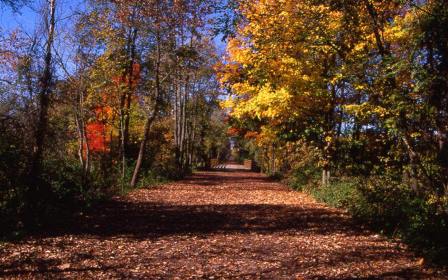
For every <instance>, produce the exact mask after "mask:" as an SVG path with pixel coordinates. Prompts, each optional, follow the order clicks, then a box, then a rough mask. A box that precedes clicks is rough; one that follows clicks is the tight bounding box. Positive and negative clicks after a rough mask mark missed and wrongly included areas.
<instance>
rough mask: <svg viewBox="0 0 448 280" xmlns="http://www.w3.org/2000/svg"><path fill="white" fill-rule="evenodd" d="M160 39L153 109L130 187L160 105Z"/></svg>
mask: <svg viewBox="0 0 448 280" xmlns="http://www.w3.org/2000/svg"><path fill="white" fill-rule="evenodd" d="M160 44H161V43H160V38H159V37H158V38H157V50H156V52H157V53H156V57H157V58H156V69H155V75H156V87H155V96H154V102H155V104H154V109H153V112H152V114H149V113H148V117H147V118H146V122H145V127H144V134H143V140H142V142H141V143H140V149H139V152H138V157H137V161H136V163H135V167H134V172H133V174H132V179H131V187H135V186H136V184H137V180H138V175H139V172H140V168H141V166H142V163H143V156H144V154H145V149H146V144H147V142H148V140H149V132H150V131H151V126H152V124H153V123H154V120H155V119H156V117H157V114H158V112H159V105H160V92H161V88H160V86H161V85H160V60H161V50H160Z"/></svg>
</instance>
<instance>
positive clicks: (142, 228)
mask: <svg viewBox="0 0 448 280" xmlns="http://www.w3.org/2000/svg"><path fill="white" fill-rule="evenodd" d="M0 278H8V279H9V278H17V279H27V278H46V279H60V278H76V279H90V278H95V279H116V278H119V279H124V278H125V279H129V278H133V279H448V278H447V277H446V276H443V275H440V274H437V273H436V272H433V271H431V270H428V269H424V268H423V267H422V266H420V265H419V262H418V259H417V258H415V257H414V256H413V255H412V254H411V253H410V252H409V251H408V250H407V249H406V248H405V246H404V245H402V244H400V243H396V242H390V241H386V240H385V239H384V238H382V237H380V236H378V235H375V234H373V233H369V232H368V231H365V230H362V229H361V228H360V227H358V226H356V225H354V224H353V223H352V221H351V220H350V218H349V217H348V216H347V215H346V214H344V213H343V212H341V211H339V210H335V209H332V208H329V207H326V206H325V205H322V204H319V203H316V202H315V201H314V200H313V199H311V198H310V197H308V196H307V195H305V194H301V193H297V192H293V191H291V190H289V189H288V188H286V187H284V186H282V185H280V184H278V183H274V182H271V181H269V180H268V179H267V178H266V177H264V176H262V175H259V174H255V173H248V172H242V171H233V172H225V171H219V172H200V173H197V174H195V175H194V176H192V177H190V178H188V179H186V180H183V181H180V182H176V183H173V184H168V185H164V186H161V187H157V188H152V189H142V190H138V191H135V192H133V193H131V194H130V195H129V196H127V197H125V198H117V199H114V200H113V201H111V202H109V203H106V204H104V205H101V207H98V209H96V210H95V211H93V212H92V213H91V214H90V215H85V216H82V217H81V218H80V220H79V224H76V225H71V226H70V228H65V229H64V230H60V231H59V232H55V233H54V234H53V236H41V237H33V238H29V239H27V240H25V241H22V242H20V243H16V244H12V243H7V244H3V245H0Z"/></svg>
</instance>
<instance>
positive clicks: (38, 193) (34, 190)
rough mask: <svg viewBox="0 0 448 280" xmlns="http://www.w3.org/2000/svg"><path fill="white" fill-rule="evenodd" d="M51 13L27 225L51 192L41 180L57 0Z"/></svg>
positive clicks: (51, 2) (32, 223) (52, 2)
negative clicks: (43, 199)
mask: <svg viewBox="0 0 448 280" xmlns="http://www.w3.org/2000/svg"><path fill="white" fill-rule="evenodd" d="M48 8H49V14H48V17H47V18H46V21H45V23H46V29H47V31H48V37H47V41H46V48H45V57H44V71H43V74H42V76H41V78H40V87H41V88H40V91H39V94H38V98H39V116H38V121H37V128H36V131H35V135H34V137H35V146H34V148H33V156H32V159H31V166H30V170H29V174H28V190H27V194H26V195H27V197H26V209H25V225H27V226H29V227H33V226H35V225H36V223H37V222H38V221H37V220H36V217H39V216H41V213H40V210H41V209H40V206H39V201H38V198H46V197H47V194H42V192H49V191H50V190H49V189H48V187H47V186H45V184H43V182H42V181H41V173H42V161H43V154H44V149H45V142H46V136H47V130H48V110H49V107H50V94H51V90H52V84H51V83H52V80H53V73H52V69H51V64H52V48H53V43H54V30H55V24H56V23H55V21H56V20H55V8H56V0H49V2H48Z"/></svg>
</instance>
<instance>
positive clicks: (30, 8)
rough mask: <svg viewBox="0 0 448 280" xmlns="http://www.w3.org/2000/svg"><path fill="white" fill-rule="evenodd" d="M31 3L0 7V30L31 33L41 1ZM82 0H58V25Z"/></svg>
mask: <svg viewBox="0 0 448 280" xmlns="http://www.w3.org/2000/svg"><path fill="white" fill-rule="evenodd" d="M31 2H32V4H29V5H27V6H24V7H22V8H21V9H20V10H19V11H18V12H14V11H12V10H11V9H10V8H8V7H5V6H2V7H0V30H1V32H9V31H12V30H15V29H21V30H23V31H25V32H26V33H28V34H32V33H33V32H34V30H35V29H36V26H38V25H36V23H40V22H41V13H40V9H41V8H40V7H41V3H42V1H31ZM83 3H84V0H58V2H57V17H58V19H59V21H58V22H59V27H61V26H62V28H63V27H64V21H66V20H67V19H68V18H69V17H70V16H71V15H73V14H74V13H75V12H76V10H79V9H82V7H83V5H84V4H83ZM213 42H214V43H215V46H216V48H217V50H218V52H219V53H220V54H223V53H224V51H225V46H226V43H225V42H223V41H222V36H220V35H218V36H217V37H215V38H214V40H213Z"/></svg>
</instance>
